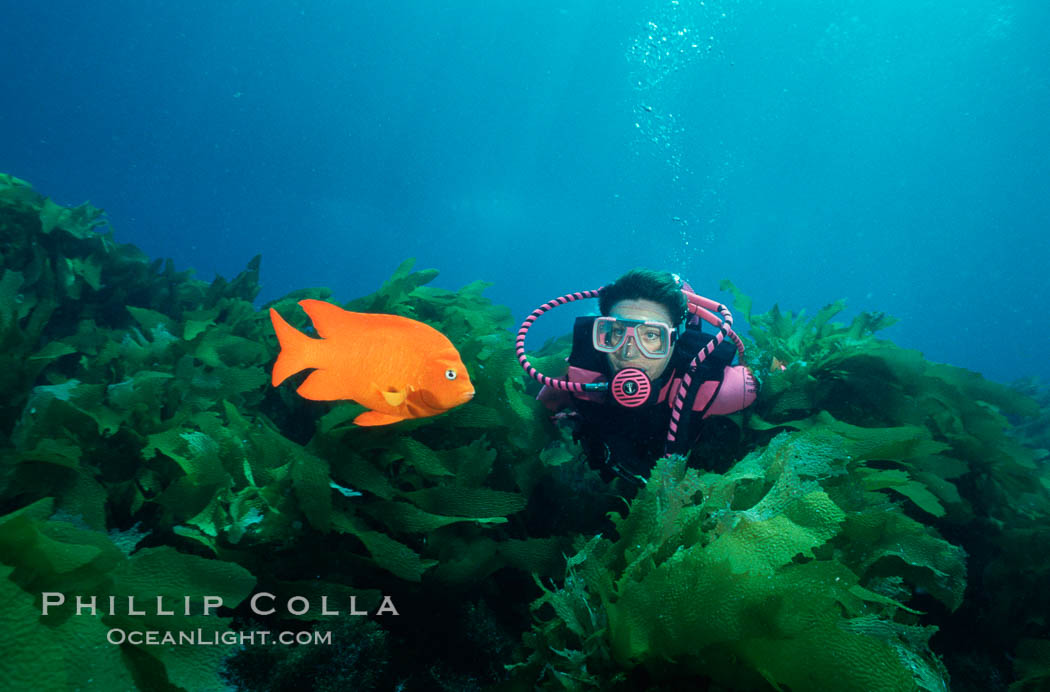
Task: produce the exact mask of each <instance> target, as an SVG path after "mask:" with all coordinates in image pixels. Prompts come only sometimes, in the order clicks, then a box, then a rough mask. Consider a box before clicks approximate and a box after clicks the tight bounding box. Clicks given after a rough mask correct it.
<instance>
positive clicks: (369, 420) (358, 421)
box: [354, 411, 405, 427]
mask: <svg viewBox="0 0 1050 692" xmlns="http://www.w3.org/2000/svg"><path fill="white" fill-rule="evenodd" d="M401 420H405V416H398V415H391V414H389V413H380V412H379V411H365V412H364V413H362V414H361V415H359V416H358V417H357V418H355V419H354V425H360V426H363V427H369V426H373V425H390V424H391V423H396V422H398V421H401Z"/></svg>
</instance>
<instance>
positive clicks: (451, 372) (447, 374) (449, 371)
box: [445, 368, 456, 380]
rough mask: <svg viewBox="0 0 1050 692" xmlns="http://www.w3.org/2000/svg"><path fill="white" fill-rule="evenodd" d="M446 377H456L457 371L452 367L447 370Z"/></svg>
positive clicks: (450, 378)
mask: <svg viewBox="0 0 1050 692" xmlns="http://www.w3.org/2000/svg"><path fill="white" fill-rule="evenodd" d="M445 378H446V379H449V380H454V379H456V371H455V370H453V369H452V368H449V369H448V370H446V371H445Z"/></svg>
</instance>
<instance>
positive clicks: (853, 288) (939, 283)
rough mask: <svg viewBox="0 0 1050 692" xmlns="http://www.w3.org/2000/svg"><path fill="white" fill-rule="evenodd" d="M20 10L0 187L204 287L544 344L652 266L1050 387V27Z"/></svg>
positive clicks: (738, 6) (893, 20) (432, 8)
mask: <svg viewBox="0 0 1050 692" xmlns="http://www.w3.org/2000/svg"><path fill="white" fill-rule="evenodd" d="M3 5H4V6H3V8H2V9H3V12H2V17H3V19H2V21H0V69H2V70H3V75H4V80H3V86H2V94H3V105H2V107H0V133H2V136H0V171H4V172H9V173H12V174H14V175H16V176H19V177H21V178H24V179H26V180H28V181H30V182H31V183H33V184H34V185H35V186H36V187H37V189H39V190H40V191H42V192H43V193H45V194H47V195H49V196H51V197H53V198H54V199H56V200H57V201H59V202H61V203H65V204H77V203H80V202H83V201H85V200H89V201H91V202H92V203H93V204H95V205H97V206H101V207H103V208H105V209H106V210H107V212H108V214H109V219H110V221H111V223H112V225H113V228H114V230H115V233H116V237H117V239H118V240H120V241H124V242H132V243H135V244H137V245H138V246H140V247H141V248H142V249H144V250H145V251H146V252H147V253H149V254H150V255H153V256H157V257H161V256H167V257H172V258H174V259H175V261H176V263H177V266H179V267H180V268H188V267H193V268H195V269H196V270H197V273H198V276H200V277H202V278H205V279H210V278H211V277H212V276H214V274H215V273H220V274H223V275H225V276H227V277H230V276H232V275H234V274H236V273H237V272H238V271H240V270H241V269H242V268H243V266H244V264H245V263H246V262H247V261H248V260H249V259H250V258H251V257H252V256H254V255H255V254H258V253H261V254H262V255H263V283H264V288H263V295H262V296H261V298H262V299H264V300H265V299H269V298H274V297H277V296H280V295H282V294H284V293H286V292H288V291H290V290H293V289H296V288H300V287H304V286H312V285H327V286H330V287H331V288H333V289H334V290H335V296H336V298H337V299H338V300H347V299H350V298H353V297H356V296H358V295H362V294H364V293H368V292H371V291H373V290H374V289H375V288H376V287H377V286H378V284H379V282H381V281H382V280H383V279H384V278H386V277H387V276H389V275H390V273H391V272H392V271H393V269H394V268H395V267H396V266H397V265H398V263H399V262H400V261H401V260H403V259H404V258H406V257H409V256H415V257H417V258H418V263H417V266H418V267H421V268H422V267H434V268H437V269H439V270H440V271H441V276H440V277H439V279H438V280H437V283H438V285H441V286H445V287H449V288H455V287H458V286H461V285H463V284H464V283H467V282H469V281H472V280H475V279H484V280H486V281H490V282H492V283H493V284H494V285H493V287H492V288H491V289H490V290H489V294H488V295H489V296H490V297H491V298H492V299H493V300H495V301H497V302H500V303H505V304H507V305H510V306H511V308H512V309H513V310H514V313H515V316H516V317H519V318H524V316H525V315H526V314H527V313H528V311H530V310H531V309H532V308H533V307H535V305H536V304H538V303H541V302H543V301H545V300H548V299H550V298H553V297H555V296H557V295H560V294H562V293H565V292H568V291H574V290H580V289H585V288H595V287H597V286H599V285H601V284H602V283H605V282H607V281H609V280H611V279H613V278H615V277H616V276H617V275H619V274H620V273H622V272H623V271H625V270H627V269H629V268H631V267H634V266H650V267H654V268H666V269H670V270H674V271H678V272H680V273H681V274H683V275H684V276H686V277H687V278H689V279H690V280H691V281H692V283H693V284H694V287H695V288H697V290H699V291H700V292H701V293H704V294H706V295H708V296H710V297H716V298H722V299H724V300H728V296H725V294H720V293H719V292H718V282H719V280H720V279H723V278H730V279H732V280H733V281H734V282H735V283H736V284H737V285H738V286H739V287H740V288H741V289H742V290H744V291H745V292H747V293H749V294H750V295H752V296H753V297H754V299H755V302H756V308H758V309H766V308H768V307H770V306H771V305H772V304H773V303H779V304H780V306H781V307H782V308H787V309H800V308H805V309H807V310H808V311H810V312H813V311H815V310H816V309H819V308H820V307H821V306H822V305H824V304H825V303H828V302H830V301H832V300H835V299H838V298H847V299H848V300H849V305H850V309H851V311H852V312H855V311H857V310H881V311H886V312H889V313H891V314H893V315H895V316H897V317H899V318H900V320H901V322H900V323H899V324H898V325H897V326H895V327H893V328H892V329H891V330H890V331H889V332H888V336H890V337H892V338H893V339H895V340H896V341H897V342H898V343H900V344H902V345H904V346H907V347H911V348H917V349H920V350H922V351H923V352H924V353H925V354H926V355H927V356H928V357H929V358H931V359H933V360H936V361H940V362H948V363H952V364H955V365H961V366H964V367H968V368H971V369H974V370H978V371H981V372H983V373H985V374H986V375H987V376H989V377H991V378H993V379H998V380H1004V381H1008V380H1010V379H1013V378H1016V377H1021V376H1025V375H1029V374H1041V375H1042V376H1043V377H1044V378H1050V364H1048V357H1047V355H1048V351H1050V349H1048V348H1047V346H1048V344H1050V327H1048V326H1047V319H1046V306H1047V304H1048V302H1050V300H1048V299H1050V295H1048V293H1050V291H1048V281H1047V271H1048V264H1050V241H1048V240H1047V237H1046V234H1047V231H1048V230H1050V194H1048V193H1050V134H1048V131H1050V128H1048V127H1047V114H1050V57H1048V53H1047V50H1046V45H1047V44H1046V37H1047V36H1048V35H1050V4H1048V3H1045V2H1035V1H1034V0H1028V1H1025V2H1022V1H1016V2H999V1H997V0H992V1H983V2H981V1H977V0H961V1H959V2H952V3H945V2H933V1H925V2H918V1H916V0H893V1H887V2H878V3H871V2H853V1H850V0H836V1H831V0H827V1H824V2H807V3H797V2H796V3H787V2H739V3H738V2H727V1H726V0H706V1H705V2H700V1H699V0H679V1H678V2H672V1H671V0H654V1H652V2H633V1H632V2H608V1H606V0H603V1H601V2H598V1H595V0H588V1H582V0H577V1H571V0H565V1H563V2H550V1H548V0H533V1H531V2H528V3H500V2H492V1H491V0H485V1H480V0H477V1H473V0H472V1H467V0H461V1H459V2H452V3H432V2H425V3H424V2H420V3H385V2H345V1H341V2H334V1H326V2H321V1H317V2H306V1H305V0H301V1H299V2H292V1H289V2H282V3H276V2H274V3H260V2H257V1H254V0H253V1H251V2H249V1H247V0H224V1H223V2H214V1H213V0H208V1H203V0H179V2H152V1H145V0H134V1H123V2H117V1H116V0H114V1H112V2H106V3H85V2H69V1H62V2H58V1H56V2H46V1H44V2H32V3H15V2H5V3H3ZM556 314H557V313H555V315H556ZM544 320H545V321H550V322H551V323H552V324H553V327H554V328H555V329H560V328H562V327H564V328H567V327H568V324H569V322H568V319H567V318H566V319H565V321H564V322H561V321H560V320H559V318H557V317H554V316H553V315H552V316H551V317H547V318H544ZM548 328H549V327H548Z"/></svg>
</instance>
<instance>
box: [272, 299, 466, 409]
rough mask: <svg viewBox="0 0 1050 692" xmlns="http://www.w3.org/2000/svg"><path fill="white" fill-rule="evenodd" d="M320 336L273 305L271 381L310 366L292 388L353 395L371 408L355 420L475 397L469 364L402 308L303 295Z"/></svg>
mask: <svg viewBox="0 0 1050 692" xmlns="http://www.w3.org/2000/svg"><path fill="white" fill-rule="evenodd" d="M299 305H301V306H302V308H303V310H305V311H306V314H307V315H309V316H310V319H311V320H312V321H313V323H314V328H315V329H317V333H318V335H320V337H321V338H320V339H313V338H311V337H309V336H307V335H306V334H303V333H302V332H300V331H299V330H298V329H296V328H295V327H293V326H292V325H290V324H288V323H287V322H285V321H284V319H283V318H282V317H281V316H280V315H279V314H277V311H276V310H274V309H273V308H270V320H271V321H272V322H273V329H274V331H275V332H276V333H277V340H278V341H279V342H280V344H281V352H280V353H279V354H278V355H277V362H276V363H274V365H273V386H274V387H276V386H277V385H279V384H281V383H282V382H284V381H285V380H286V379H287V378H289V377H291V376H292V375H294V374H295V373H297V372H299V371H300V370H305V369H307V368H314V371H313V372H312V373H310V375H309V376H307V378H306V381H304V382H303V383H302V384H301V385H299V388H298V389H297V390H296V391H297V392H298V393H299V394H300V396H302V397H304V398H306V399H313V400H315V401H335V400H338V399H353V400H354V401H356V402H357V403H359V404H363V405H364V406H367V407H368V408H370V409H372V410H371V411H366V412H364V413H362V414H361V415H359V416H358V417H357V418H355V419H354V423H356V424H358V425H387V424H389V423H396V422H397V421H400V420H405V419H406V418H423V417H426V416H436V415H437V414H439V413H444V412H445V411H447V410H449V409H451V408H455V407H456V406H459V405H460V404H465V403H466V402H468V401H470V399H471V398H472V397H473V396H474V386H473V385H472V384H471V383H470V377H469V376H468V375H467V369H466V367H465V366H464V365H463V361H462V360H461V359H460V357H459V352H458V351H457V350H456V347H455V346H453V345H452V342H451V341H449V340H448V338H447V337H446V336H445V335H444V334H442V333H441V332H439V331H438V330H436V329H434V328H433V327H431V326H429V325H426V324H423V323H422V322H417V321H416V320H412V319H409V318H407V317H401V316H399V315H381V314H371V313H365V312H349V311H347V310H343V309H342V308H340V307H338V306H336V305H332V304H331V303H326V302H324V301H323V300H300V301H299Z"/></svg>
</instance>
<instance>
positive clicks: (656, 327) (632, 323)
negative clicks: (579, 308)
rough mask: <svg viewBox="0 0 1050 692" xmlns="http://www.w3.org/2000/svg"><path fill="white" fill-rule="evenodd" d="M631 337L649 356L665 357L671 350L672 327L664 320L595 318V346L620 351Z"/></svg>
mask: <svg viewBox="0 0 1050 692" xmlns="http://www.w3.org/2000/svg"><path fill="white" fill-rule="evenodd" d="M629 337H631V338H633V340H634V346H635V347H636V348H638V350H640V351H641V352H642V355H644V356H647V357H649V358H663V357H664V356H666V355H667V354H668V353H670V351H671V328H670V327H669V326H668V325H666V324H663V323H662V322H642V321H638V320H623V319H616V318H615V317H598V318H596V319H595V320H594V348H595V349H596V350H598V351H603V352H605V353H612V352H614V351H618V350H619V349H620V348H622V347H623V345H624V343H626V341H627V339H628V338H629Z"/></svg>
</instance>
